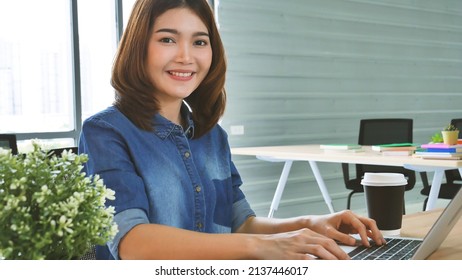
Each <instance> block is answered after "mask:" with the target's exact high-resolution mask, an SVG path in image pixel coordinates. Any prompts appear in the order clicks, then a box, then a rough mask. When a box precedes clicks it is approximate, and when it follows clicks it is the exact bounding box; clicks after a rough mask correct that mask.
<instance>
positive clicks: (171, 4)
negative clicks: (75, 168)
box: [111, 0, 226, 138]
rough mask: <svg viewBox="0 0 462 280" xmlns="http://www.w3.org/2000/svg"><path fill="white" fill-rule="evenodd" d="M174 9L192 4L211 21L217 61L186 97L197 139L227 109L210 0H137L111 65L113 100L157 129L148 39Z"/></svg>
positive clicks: (147, 127) (220, 45) (222, 63)
mask: <svg viewBox="0 0 462 280" xmlns="http://www.w3.org/2000/svg"><path fill="white" fill-rule="evenodd" d="M174 8H188V9H190V10H191V11H193V12H194V13H195V14H196V15H197V16H198V17H199V18H200V19H201V20H202V22H203V23H204V24H205V26H207V29H208V32H209V37H210V43H211V47H212V64H211V66H210V69H209V72H208V74H207V76H206V77H205V78H204V80H203V81H202V83H201V84H200V85H199V86H198V87H197V89H196V90H195V91H194V92H192V93H191V94H190V95H189V96H188V97H187V98H186V99H185V101H186V103H188V105H189V106H190V107H191V110H192V115H193V119H194V124H195V131H194V137H195V138H198V137H201V136H202V135H204V134H205V133H207V132H208V131H209V130H210V129H212V127H213V126H215V125H216V124H217V123H218V121H219V119H220V117H221V116H222V115H223V113H224V111H225V105H226V92H225V89H224V84H225V73H226V58H225V51H224V47H223V43H222V41H221V38H220V34H219V33H218V28H217V26H216V24H215V19H214V16H213V12H212V9H211V7H210V6H209V4H208V3H207V1H206V0H137V1H136V3H135V4H134V6H133V10H132V13H131V15H130V18H129V20H128V24H127V28H126V30H125V32H124V34H123V36H122V40H121V41H120V45H119V48H118V50H117V54H116V57H115V60H114V65H113V68H112V78H111V84H112V86H113V87H114V89H115V102H114V105H115V106H116V107H117V108H118V109H119V110H120V111H121V112H122V113H123V114H124V115H126V116H127V117H128V118H129V119H130V120H131V121H132V122H133V123H134V124H135V125H136V126H138V127H139V128H141V129H144V130H148V131H150V130H153V123H152V121H153V116H154V114H156V113H157V112H158V111H159V104H158V102H157V99H156V97H155V96H154V92H155V90H156V89H155V87H154V85H153V84H152V82H151V80H150V78H149V73H148V72H147V67H146V63H147V62H146V60H147V49H148V42H149V39H150V37H151V32H152V28H153V26H154V22H155V20H156V19H157V18H158V17H159V16H160V15H162V14H163V13H165V12H166V11H168V10H170V9H174Z"/></svg>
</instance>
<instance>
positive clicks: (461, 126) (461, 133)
mask: <svg viewBox="0 0 462 280" xmlns="http://www.w3.org/2000/svg"><path fill="white" fill-rule="evenodd" d="M451 124H452V125H453V126H455V127H457V128H458V129H459V139H461V138H462V119H452V120H451Z"/></svg>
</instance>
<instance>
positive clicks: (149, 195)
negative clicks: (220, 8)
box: [79, 0, 384, 259]
mask: <svg viewBox="0 0 462 280" xmlns="http://www.w3.org/2000/svg"><path fill="white" fill-rule="evenodd" d="M225 76H226V61H225V54H224V49H223V44H222V42H221V38H220V34H219V33H218V30H217V26H216V23H215V20H214V18H213V12H212V9H211V8H210V6H209V4H208V3H207V1H205V0H138V1H137V2H136V3H135V5H134V8H133V11H132V14H131V16H130V19H129V21H128V24H127V29H126V31H125V33H124V35H123V37H122V41H121V43H120V46H119V49H118V52H117V55H116V58H115V62H114V67H113V75H112V85H113V86H114V88H115V89H116V100H115V104H114V106H112V107H110V108H108V109H106V110H104V111H102V112H99V113H97V114H95V115H93V116H92V117H90V118H88V119H87V120H86V121H85V122H84V124H83V127H82V134H81V138H80V143H79V152H81V153H86V154H88V155H89V161H88V162H87V163H86V164H85V168H84V172H85V173H86V174H88V175H92V174H99V175H100V176H101V178H103V180H104V182H105V183H106V184H107V185H108V187H110V188H111V189H113V190H114V191H115V193H116V200H115V201H113V202H109V203H110V205H113V206H114V207H115V210H116V214H115V217H114V219H115V221H116V223H117V224H118V226H119V232H118V234H117V235H116V236H115V238H114V239H113V240H112V241H110V242H108V243H107V246H99V247H98V249H97V258H101V259H246V258H253V259H260V258H262V259H263V258H264V259H272V258H277V259H310V258H312V257H313V255H316V256H317V257H320V258H324V259H347V258H348V256H347V255H346V253H345V252H343V251H342V250H341V249H340V247H339V246H338V245H337V244H336V242H335V241H334V239H336V240H338V241H340V242H343V243H346V244H352V243H355V242H356V241H355V239H354V238H353V237H351V236H349V233H352V232H354V233H358V234H359V235H360V237H361V239H362V242H363V244H365V245H368V244H369V241H368V237H370V238H372V239H374V241H375V242H377V243H378V244H382V243H383V242H384V240H383V238H382V236H381V234H380V232H379V230H378V229H377V227H376V226H375V223H374V222H373V221H372V220H370V219H367V218H363V217H359V216H357V215H355V214H353V213H352V212H348V211H346V212H341V213H335V214H332V215H326V216H319V217H310V216H303V217H296V218H293V219H284V220H273V219H266V218H258V217H255V213H254V211H253V210H252V209H251V207H250V205H249V203H248V202H247V200H246V197H245V195H244V193H243V192H242V191H241V189H240V187H241V184H242V181H241V178H240V176H239V173H238V171H237V169H236V167H235V165H234V163H233V161H232V160H231V151H230V147H229V143H228V138H227V134H226V132H225V131H224V130H223V128H222V127H221V126H220V125H219V124H218V120H219V119H220V118H221V117H222V115H223V113H224V109H225V101H226V93H225V89H224V81H225ZM237 233H238V234H237Z"/></svg>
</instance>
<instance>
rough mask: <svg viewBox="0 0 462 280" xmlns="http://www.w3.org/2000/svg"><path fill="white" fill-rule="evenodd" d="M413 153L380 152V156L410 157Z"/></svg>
mask: <svg viewBox="0 0 462 280" xmlns="http://www.w3.org/2000/svg"><path fill="white" fill-rule="evenodd" d="M413 153H414V151H406V150H403V151H382V152H380V154H381V155H382V156H410V155H412V154H413Z"/></svg>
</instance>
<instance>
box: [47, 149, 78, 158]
mask: <svg viewBox="0 0 462 280" xmlns="http://www.w3.org/2000/svg"><path fill="white" fill-rule="evenodd" d="M65 150H66V151H69V150H70V151H72V152H73V153H74V154H77V153H78V148H77V147H65V148H56V149H50V150H49V151H48V156H53V155H56V156H57V157H60V156H61V154H62V153H63V152H64V151H65Z"/></svg>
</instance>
